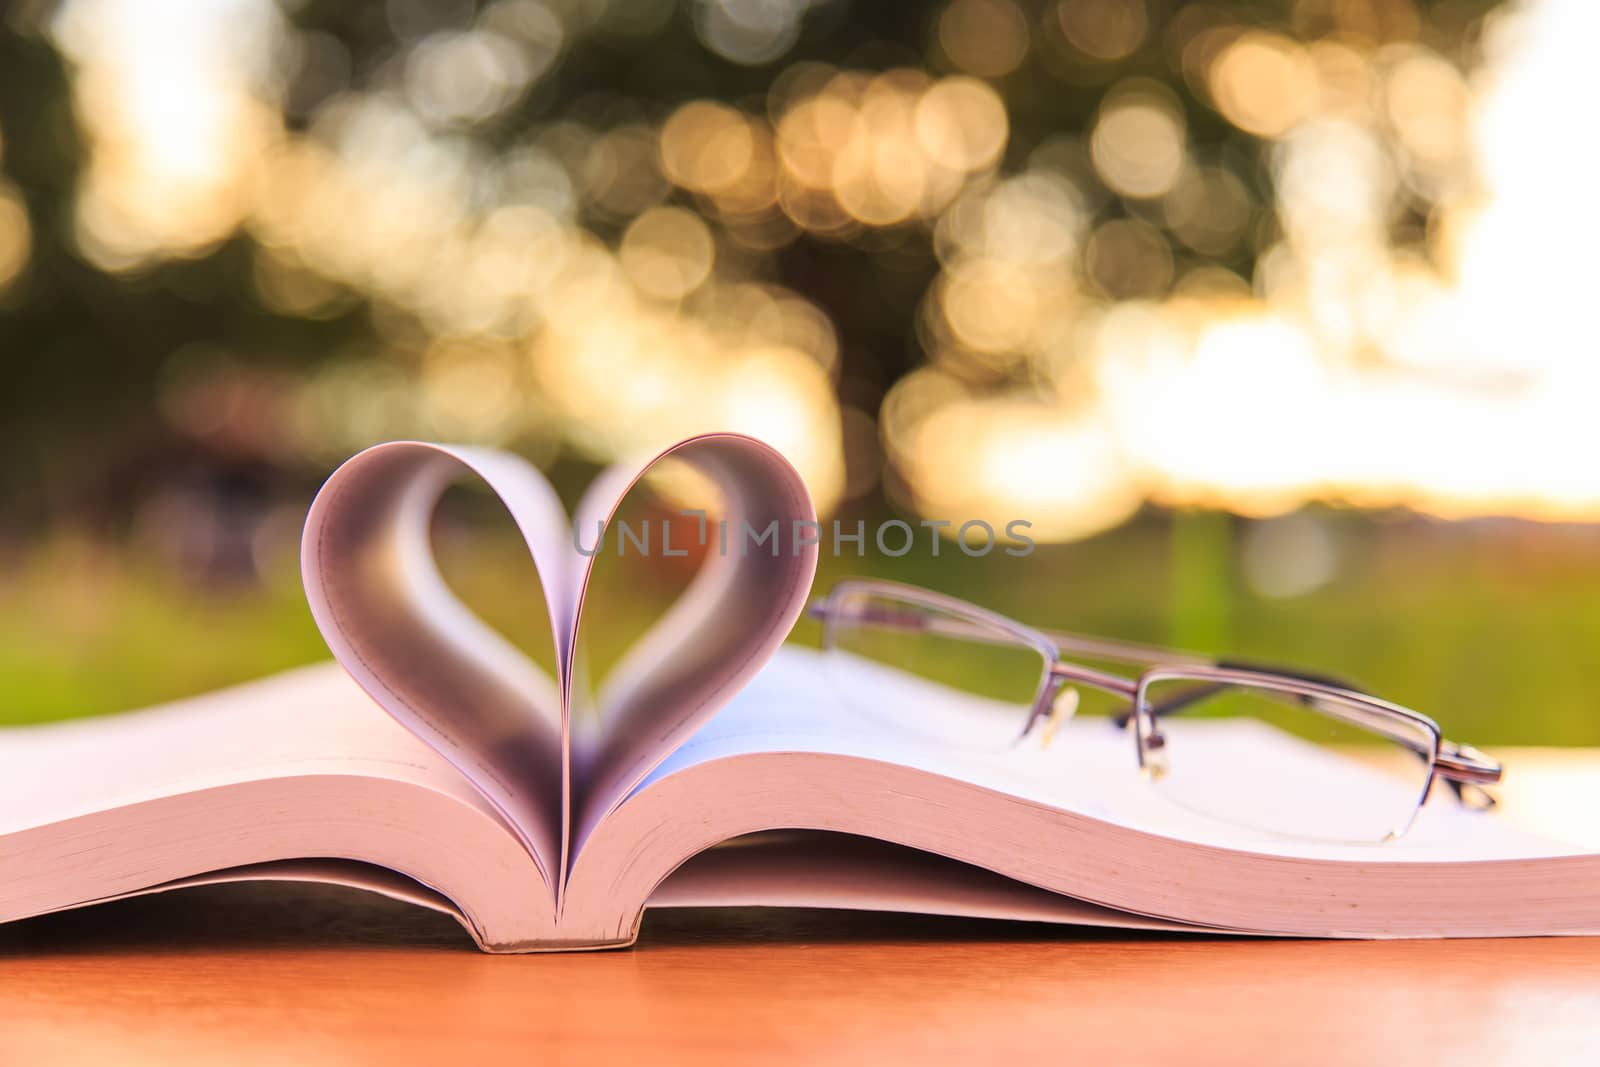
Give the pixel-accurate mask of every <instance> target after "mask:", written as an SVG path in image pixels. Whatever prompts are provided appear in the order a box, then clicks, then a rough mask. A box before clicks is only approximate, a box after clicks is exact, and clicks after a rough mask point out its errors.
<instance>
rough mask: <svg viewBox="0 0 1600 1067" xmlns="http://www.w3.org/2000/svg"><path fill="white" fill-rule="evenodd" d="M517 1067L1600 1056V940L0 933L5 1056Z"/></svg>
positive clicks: (348, 911)
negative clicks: (613, 941) (598, 943)
mask: <svg viewBox="0 0 1600 1067" xmlns="http://www.w3.org/2000/svg"><path fill="white" fill-rule="evenodd" d="M1507 758H1508V760H1511V759H1515V760H1516V762H1515V763H1513V764H1512V766H1513V767H1514V768H1516V769H1517V771H1518V773H1517V775H1516V777H1515V778H1513V779H1512V780H1511V782H1508V785H1507V788H1506V800H1507V804H1506V807H1507V812H1506V814H1507V815H1508V816H1511V817H1516V813H1517V812H1519V811H1521V812H1522V813H1523V814H1527V813H1530V812H1536V811H1538V810H1540V808H1539V805H1540V804H1541V803H1546V804H1556V803H1558V802H1560V801H1561V798H1563V797H1568V798H1577V797H1579V796H1581V795H1583V792H1584V791H1585V790H1586V791H1587V796H1588V797H1589V799H1588V800H1587V804H1588V808H1587V810H1588V811H1589V812H1590V813H1593V812H1595V811H1596V810H1597V809H1600V805H1597V803H1596V801H1595V800H1594V799H1593V797H1594V796H1595V794H1594V792H1593V791H1592V788H1593V786H1594V785H1596V784H1600V753H1586V754H1583V755H1582V756H1576V755H1570V754H1539V753H1519V754H1515V755H1512V754H1507ZM1580 787H1584V789H1583V790H1580ZM1541 798H1542V799H1541ZM513 1058H514V1059H515V1060H517V1061H518V1062H529V1063H548V1062H555V1063H569V1062H570V1063H575V1064H585V1065H592V1064H599V1063H607V1062H633V1063H643V1062H672V1063H692V1064H702V1063H706V1062H708V1061H712V1060H724V1059H736V1060H737V1061H738V1062H742V1063H765V1062H801V1063H808V1064H809V1063H842V1062H854V1061H860V1062H867V1063H874V1064H877V1063H892V1062H901V1061H907V1060H916V1061H919V1062H921V1063H933V1062H943V1061H946V1060H949V1061H972V1060H975V1061H979V1062H997V1061H1004V1062H1006V1063H1008V1064H1022V1063H1032V1062H1039V1063H1050V1064H1070V1063H1078V1064H1097V1063H1105V1062H1119V1061H1124V1060H1128V1061H1133V1062H1155V1061H1157V1060H1167V1061H1168V1062H1172V1063H1183V1064H1188V1063H1208V1062H1215V1063H1228V1064H1250V1063H1267V1062H1271V1063H1297V1062H1308V1063H1320V1062H1347V1063H1361V1064H1370V1063H1377V1062H1408V1063H1428V1062H1438V1063H1447V1062H1448V1063H1453V1064H1458V1065H1465V1064H1471V1065H1473V1067H1477V1065H1479V1064H1485V1063H1495V1062H1512V1061H1516V1062H1521V1063H1528V1064H1539V1065H1541V1067H1542V1065H1546V1064H1554V1063H1561V1062H1573V1063H1585V1064H1596V1063H1600V939H1589V938H1569V939H1524V940H1503V941H1452V942H1441V941H1434V942H1398V943H1397V942H1310V941H1255V940H1244V939H1229V938H1220V937H1219V938H1199V937H1169V936H1154V935H1148V934H1114V933H1099V932H1084V931H1081V930H1056V929H1048V928H1039V927H1034V926H1028V925H1023V924H1001V923H972V922H960V921H947V920H938V919H929V918H917V917H905V916H883V915H849V914H842V913H825V912H766V911H761V910H754V909H752V910H744V911H738V912H681V913H661V914H658V915H656V916H653V917H651V918H650V919H648V920H647V922H646V925H645V936H644V938H643V940H642V941H641V943H640V944H639V946H638V947H637V948H635V949H633V950H631V951H622V952H607V953H594V954H587V955H572V956H524V957H490V956H484V955H481V954H479V953H477V952H476V951H474V950H473V949H472V948H471V947H470V945H469V944H468V942H467V941H466V939H465V937H464V936H463V935H462V933H461V931H460V930H459V929H458V928H457V927H456V926H455V925H454V924H453V923H452V922H450V921H449V920H447V919H444V918H443V917H441V916H437V915H434V914H431V913H425V912H421V911H419V910H417V909H413V908H409V907H406V906H403V905H398V904H394V903H392V902H390V901H387V900H383V899H381V898H377V897H371V896H368V895H366V894H361V893H356V892H352V891H346V890H334V889H325V888H316V887H286V886H270V887H267V886H228V887H215V888H208V889H195V890H189V891H185V892H182V893H174V894H169V895H167V896H165V897H160V898H150V899H145V900H139V901H126V902H122V903H118V904H111V905H105V906H102V907H98V908H91V909H87V910H85V911H81V912H77V913H70V914H64V915H55V916H48V917H45V918H41V919H34V920H30V921H28V922H24V923H18V924H13V925H12V926H9V927H5V928H3V929H0V1064H4V1065H8V1067H9V1065H12V1064H18V1065H21V1064H33V1063H37V1062H54V1061H63V1060H64V1061H67V1062H83V1063H96V1064H99V1063H159V1064H170V1063H190V1062H195V1063H229V1064H252V1063H293V1064H296V1065H298V1067H311V1065H315V1064H320V1063H347V1062H350V1063H379V1062H382V1063H409V1062H452V1063H453V1062H462V1063H478V1062H492V1061H494V1060H499V1059H505V1060H511V1059H513Z"/></svg>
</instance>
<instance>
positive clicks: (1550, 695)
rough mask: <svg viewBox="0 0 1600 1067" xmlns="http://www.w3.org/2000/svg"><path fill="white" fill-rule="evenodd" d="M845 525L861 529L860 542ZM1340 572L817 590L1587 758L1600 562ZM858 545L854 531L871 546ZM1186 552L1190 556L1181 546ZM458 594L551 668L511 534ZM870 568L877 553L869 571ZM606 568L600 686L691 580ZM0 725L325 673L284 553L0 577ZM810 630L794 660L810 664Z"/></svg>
mask: <svg viewBox="0 0 1600 1067" xmlns="http://www.w3.org/2000/svg"><path fill="white" fill-rule="evenodd" d="M852 521H853V520H852ZM1325 521H1326V522H1327V523H1328V524H1329V525H1330V527H1331V528H1332V529H1334V531H1335V532H1336V534H1337V537H1338V541H1339V544H1340V559H1341V563H1340V566H1339V568H1338V571H1337V573H1336V574H1335V576H1334V578H1333V580H1331V581H1330V582H1328V583H1327V584H1326V585H1324V586H1322V587H1320V588H1318V589H1316V590H1314V591H1312V592H1309V593H1306V594H1304V595H1300V596H1294V597H1283V598H1275V597H1269V596H1265V595H1263V594H1261V593H1259V592H1256V591H1255V590H1254V589H1253V588H1252V587H1251V585H1250V583H1249V582H1247V581H1246V580H1245V579H1244V577H1243V575H1242V569H1241V567H1240V557H1241V547H1240V541H1241V539H1240V538H1239V537H1238V536H1237V530H1238V529H1239V528H1240V527H1241V526H1242V523H1241V522H1240V521H1239V520H1232V519H1228V518H1226V517H1223V516H1198V517H1195V516H1190V517H1187V518H1180V519H1177V520H1174V518H1173V517H1172V516H1168V515H1146V516H1142V517H1140V518H1139V519H1137V520H1136V521H1134V522H1132V523H1130V524H1129V525H1127V526H1124V527H1123V528H1121V529H1119V530H1117V531H1114V532H1112V533H1109V534H1106V535H1103V536H1101V537H1097V538H1093V539H1090V540H1088V541H1084V542H1080V543H1077V544H1072V545H1063V546H1040V547H1039V548H1038V549H1037V550H1036V551H1035V552H1034V554H1033V555H1032V556H1030V557H1028V558H1025V559H1016V558H1012V557H1008V556H1005V555H1003V554H1002V553H999V552H994V553H991V554H990V555H989V556H987V557H984V558H968V557H965V556H963V555H962V554H961V553H960V552H959V551H958V550H957V549H956V548H955V547H954V546H953V545H951V544H949V543H945V544H943V545H942V546H941V551H940V555H939V557H938V558H933V557H932V556H931V555H930V553H929V551H928V550H929V547H930V546H929V543H928V542H927V541H926V540H923V541H919V542H918V545H917V550H916V551H914V552H913V553H911V554H910V555H908V556H905V557H903V558H899V559H891V558H886V557H882V556H868V557H866V558H856V557H855V556H853V555H847V556H845V557H842V558H833V557H832V556H831V555H830V554H829V553H826V552H825V553H824V556H823V562H822V569H821V573H820V574H819V577H818V584H817V588H818V590H819V591H821V590H825V589H826V588H827V587H828V585H829V584H830V583H831V582H832V581H833V580H835V579H837V578H839V577H843V576H845V575H848V574H875V575H879V576H883V577H889V578H895V579H899V580H902V581H909V582H914V583H919V584H924V585H928V586H932V587H936V588H939V589H943V590H945V591H947V592H950V593H953V594H955V595H957V596H963V597H966V598H969V599H971V600H974V601H977V602H979V603H982V604H985V605H987V606H990V607H993V608H995V609H997V610H1000V611H1004V612H1006V613H1008V614H1011V615H1014V616H1016V617H1017V618H1019V619H1022V620H1024V621H1028V622H1033V623H1036V624H1039V625H1042V626H1054V627H1062V628H1070V629H1076V630H1084V631H1088V632H1091V633H1100V634H1106V635H1112V636H1118V637H1125V638H1130V639H1135V640H1141V641H1152V642H1166V643H1177V644H1181V645H1185V646H1187V647H1197V648H1202V647H1203V648H1204V650H1207V651H1225V652H1228V653H1232V654H1235V655H1238V656H1241V657H1253V658H1256V659H1260V660H1263V661H1267V662H1279V663H1284V664H1298V665H1300V666H1304V667H1307V668H1313V669H1319V670H1322V671H1325V672H1328V673H1331V674H1335V675H1339V676H1344V677H1348V678H1350V679H1352V680H1354V681H1356V682H1358V683H1361V684H1363V685H1364V686H1365V687H1367V688H1368V689H1370V690H1372V691H1374V692H1377V693H1379V694H1381V695H1383V696H1386V697H1388V698H1389V699H1392V700H1395V701H1398V702H1400V703H1403V704H1407V705H1409V706H1412V707H1415V708H1417V709H1419V710H1421V711H1424V712H1426V713H1428V714H1430V715H1432V716H1433V717H1435V718H1436V719H1438V720H1439V721H1440V723H1441V724H1442V725H1443V726H1444V727H1445V729H1446V730H1447V731H1449V733H1450V734H1451V735H1452V736H1456V737H1461V738H1464V739H1467V740H1470V741H1473V742H1477V743H1482V744H1490V745H1493V744H1572V745H1597V744H1600V715H1596V714H1595V713H1594V710H1593V703H1594V694H1595V693H1596V691H1597V689H1600V656H1597V655H1596V652H1597V651H1600V611H1597V610H1595V606H1594V603H1593V602H1594V599H1595V594H1596V591H1597V590H1600V552H1596V551H1595V548H1594V542H1595V541H1596V539H1597V535H1595V534H1594V533H1593V532H1592V531H1589V530H1587V529H1585V528H1577V527H1568V528H1562V527H1539V526H1534V525H1531V524H1525V523H1475V524H1467V525H1452V524H1447V523H1438V522H1428V521H1423V520H1418V519H1405V520H1400V521H1388V520H1382V519H1375V518H1371V517H1366V516H1360V515H1355V514H1347V513H1340V512H1330V513H1328V514H1327V516H1326V520H1325ZM869 526H870V524H869ZM1195 530H1199V531H1200V535H1199V536H1196V535H1195V533H1194V531H1195ZM436 541H437V546H438V550H439V554H440V557H441V565H442V568H443V570H444V572H445V574H446V576H447V578H448V579H449V580H450V582H451V584H452V585H453V586H454V587H455V588H456V589H457V590H458V592H460V593H461V595H462V596H463V598H464V599H465V600H466V601H467V602H468V603H469V604H470V605H472V606H473V608H474V609H475V610H477V611H478V612H479V613H480V614H481V615H482V616H483V617H484V618H485V619H486V620H487V621H488V622H489V623H490V624H491V625H493V626H495V627H496V628H497V629H499V630H501V631H502V632H503V633H506V634H507V635H508V636H509V637H511V638H512V640H514V641H516V642H517V643H518V644H519V645H521V646H522V647H524V648H525V649H527V650H528V651H529V652H530V654H531V655H532V656H533V657H534V658H535V659H536V660H539V661H541V662H544V663H546V664H548V663H549V661H550V653H549V631H548V626H547V624H546V623H545V622H544V614H543V610H544V609H543V604H542V600H541V598H540V594H539V591H538V588H537V576H536V575H535V574H534V573H533V570H532V566H531V564H530V563H529V562H528V560H527V558H526V553H525V551H524V550H523V549H522V547H521V546H520V544H518V543H516V542H515V541H514V540H513V539H512V537H511V536H510V535H509V534H508V532H507V531H505V530H504V529H491V530H488V531H480V530H473V531H470V534H469V533H466V532H462V531H457V532H455V533H452V534H450V535H449V536H445V537H436ZM869 551H870V548H869ZM662 562H663V561H660V560H654V561H650V563H648V564H646V563H644V562H641V561H638V560H617V559H612V558H607V559H604V560H603V561H602V564H601V566H600V569H599V572H598V582H597V588H596V591H595V594H594V597H593V600H592V602H591V614H590V615H589V616H588V619H589V622H590V624H591V625H592V628H591V629H590V630H589V631H588V634H587V638H588V640H590V641H591V642H592V647H593V661H594V662H595V663H596V665H597V669H598V670H603V669H604V667H605V665H606V664H608V663H609V662H612V661H614V659H615V658H616V656H617V655H618V654H619V653H620V651H621V650H622V649H623V648H625V647H626V645H627V644H628V642H629V641H631V640H632V639H633V638H634V637H636V636H637V635H638V633H640V632H642V630H643V629H644V627H645V626H646V625H647V624H648V622H649V620H650V618H651V617H652V616H653V615H654V613H655V612H657V611H659V610H660V607H661V605H662V604H664V603H665V602H667V601H668V600H669V599H670V597H671V596H672V595H674V594H675V592H676V591H677V590H678V589H680V588H681V587H682V585H683V584H684V583H685V582H686V581H687V580H688V577H689V569H688V568H687V567H685V566H683V565H682V561H672V563H674V564H677V566H673V567H669V568H667V569H663V568H662V566H661V563H662ZM0 604H3V605H4V610H3V611H0V723H6V724H19V723H27V722H40V721H48V720H53V719H61V718H68V717H73V716H80V715H93V714H102V713H105V712H110V711H115V710H118V709H123V708H132V707H138V706H142V705H146V704H150V703H155V702H159V701H163V700H169V699H174V698H177V697H181V696H186V695H190V694H194V693H199V692H204V691H206V690H208V689H213V688H217V687H219V686H223V685H228V684H232V683H236V682H241V681H245V680H248V679H251V678H256V677H261V676H263V675H266V674H270V673H272V672H274V671H277V670H281V669H284V668H287V667H291V666H295V665H298V664H303V663H310V662H314V661H317V660H320V659H323V658H325V657H326V655H327V653H326V650H325V648H324V646H323V644H322V641H321V638H320V637H319V635H318V634H317V631H316V628H315V626H314V625H313V624H312V622H311V618H310V614H309V612H308V611H307V609H306V607H305V602H304V599H303V597H302V595H301V592H300V585H299V574H298V569H297V566H296V564H295V560H294V558H293V555H292V552H291V551H288V550H285V551H284V552H283V553H282V554H281V558H275V559H273V560H270V561H268V563H267V565H266V566H265V567H264V569H263V573H262V575H261V576H260V578H259V580H257V581H253V582H251V583H249V584H248V585H238V586H226V585H224V586H221V587H219V586H216V585H214V584H196V583H193V582H191V581H189V580H187V579H185V578H183V577H182V576H180V575H179V574H178V573H176V572H174V571H173V570H172V569H171V568H170V567H167V566H164V565H162V564H160V563H158V562H156V561H155V560H154V559H152V558H150V557H149V556H148V555H145V554H142V553H140V552H139V551H137V550H135V549H133V548H124V547H108V546H107V545H105V544H103V543H95V542H91V541H88V540H86V539H81V538H71V537H57V538H55V539H53V540H51V541H49V542H48V543H46V544H43V545H40V546H37V547H36V548H34V549H33V550H31V551H30V552H28V553H27V554H25V555H23V556H21V557H20V558H19V559H16V560H13V561H12V562H11V563H10V565H8V567H7V568H6V570H5V571H4V572H0ZM815 638H816V634H815V627H814V626H813V625H812V624H810V623H802V624H801V625H800V627H798V628H797V630H796V633H795V636H794V639H795V640H797V641H800V642H802V643H814V641H815Z"/></svg>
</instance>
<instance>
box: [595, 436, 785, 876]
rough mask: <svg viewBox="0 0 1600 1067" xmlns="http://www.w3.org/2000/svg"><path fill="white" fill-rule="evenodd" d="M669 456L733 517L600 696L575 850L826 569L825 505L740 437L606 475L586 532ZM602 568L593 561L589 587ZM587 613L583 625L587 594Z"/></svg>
mask: <svg viewBox="0 0 1600 1067" xmlns="http://www.w3.org/2000/svg"><path fill="white" fill-rule="evenodd" d="M667 459H671V460H674V461H678V462H682V463H684V464H686V465H688V466H689V467H690V468H692V469H693V470H695V471H696V472H698V473H699V474H701V475H703V476H705V477H706V478H707V479H709V481H710V482H711V483H712V484H713V485H714V486H715V487H716V488H717V489H718V490H719V491H720V493H721V496H722V501H723V505H724V507H723V515H722V516H721V523H720V524H719V525H717V526H714V527H713V528H714V529H715V530H716V533H715V534H714V535H712V536H710V537H708V544H707V546H706V553H705V562H704V563H703V564H702V565H701V567H700V569H699V571H698V573H697V574H696V575H695V577H694V579H693V581H692V582H691V584H690V585H689V587H688V589H686V590H685V591H684V593H683V595H682V596H680V597H679V598H678V600H677V601H676V602H675V603H674V604H673V606H672V607H671V608H670V609H669V610H668V611H667V613H666V614H665V615H663V616H662V617H661V618H660V619H659V620H657V622H656V623H655V624H654V625H653V626H652V627H651V628H650V630H649V631H648V632H647V633H646V634H645V635H644V636H643V637H642V638H641V639H640V640H639V641H638V642H636V643H635V645H634V646H633V647H632V648H631V649H630V650H629V652H628V653H627V654H626V655H625V656H624V657H623V659H622V661H621V663H619V664H618V666H617V667H616V668H615V669H614V670H613V671H612V672H611V676H610V678H609V679H608V681H607V683H606V685H605V686H604V687H603V689H602V690H601V692H600V693H599V695H598V696H597V698H596V704H597V707H598V710H599V714H600V728H599V732H598V734H597V735H596V736H595V737H594V738H593V740H592V743H591V747H590V748H589V749H588V750H587V751H580V752H577V753H575V758H576V761H577V765H578V766H579V767H580V768H581V774H582V776H581V778H579V779H577V781H576V789H575V791H574V802H575V804H576V809H575V819H576V825H575V826H574V835H575V840H574V847H573V851H575V850H576V848H577V847H581V843H582V841H583V839H584V838H585V837H587V836H588V834H589V832H590V831H592V830H593V828H594V826H595V825H596V824H597V823H598V822H599V821H600V820H601V819H602V818H604V817H605V815H606V813H607V812H608V811H610V810H611V809H613V808H614V807H615V806H616V804H617V803H618V802H619V801H620V800H621V799H622V797H624V796H626V795H627V793H628V791H629V790H630V789H632V788H633V787H634V785H636V784H637V783H638V782H639V781H640V780H641V779H643V778H644V776H645V775H646V774H648V773H649V772H650V770H651V768H653V767H654V766H655V765H656V764H657V763H659V762H660V761H661V760H662V759H664V758H666V757H667V755H668V754H669V753H670V752H671V751H672V750H673V749H675V748H676V747H677V746H678V745H680V744H682V743H683V742H684V741H685V740H687V739H688V738H689V737H690V736H691V735H692V734H693V733H694V731H695V730H697V729H698V728H699V727H700V726H701V725H702V724H703V723H704V722H705V721H706V720H707V719H709V718H710V717H711V716H712V715H714V714H715V713H716V712H717V710H718V709H719V708H720V707H722V705H723V704H724V703H726V701H728V700H729V699H731V698H732V697H733V696H734V695H735V694H736V693H738V691H739V690H740V689H741V688H742V687H743V686H744V685H745V684H746V682H747V681H748V680H749V679H750V678H751V677H753V676H754V675H755V673H756V672H757V671H758V670H759V669H760V668H761V667H762V666H763V664H765V663H766V661H767V659H768V657H769V656H771V655H772V653H773V652H774V651H775V650H776V649H777V648H778V646H779V645H780V644H781V643H782V642H783V640H784V638H785V637H787V636H788V634H789V631H790V629H791V628H792V627H793V625H794V621H795V619H797V618H798V617H799V615H800V612H801V611H802V610H803V609H804V607H805V601H806V598H807V597H808V596H809V595H810V592H811V583H812V579H813V577H814V576H815V574H816V565H817V547H816V540H817V539H816V534H815V521H816V512H815V509H814V507H813V505H812V503H811V498H810V495H809V493H808V492H807V491H806V487H805V483H804V482H803V481H802V480H801V479H800V475H799V473H798V472H797V471H796V470H795V469H794V467H793V466H792V465H791V464H790V463H789V462H788V460H786V459H784V457H783V456H782V455H781V454H780V453H778V452H777V451H775V450H774V449H772V448H771V447H770V446H768V445H765V444H763V443H761V442H759V441H756V440H755V439H753V438H749V437H745V436H742V435H738V434H707V435H705V436H702V437H696V438H691V439H690V440H688V441H685V442H683V443H681V444H679V445H675V446H674V447H672V448H670V449H668V450H667V451H666V452H664V453H662V455H660V456H658V457H656V459H655V460H653V461H652V462H651V463H650V464H645V465H644V466H643V467H641V468H637V469H636V470H624V469H620V468H619V469H618V470H615V471H612V472H608V474H607V475H605V476H603V477H602V478H601V479H600V480H599V481H597V482H596V483H595V484H594V485H593V486H592V487H591V488H590V490H589V492H588V493H587V494H586V495H585V497H584V499H583V501H582V503H581V504H580V505H579V507H578V509H577V520H576V522H577V527H578V528H579V529H580V530H590V529H594V528H595V525H596V523H597V522H601V521H604V522H608V523H609V521H610V519H611V518H612V517H613V516H614V515H615V514H616V512H617V509H618V506H619V505H620V503H621V500H622V498H623V496H625V495H626V493H627V492H628V490H629V489H631V488H632V487H633V486H634V485H635V484H637V482H638V480H639V478H640V477H641V476H642V475H643V473H644V471H645V470H647V469H648V468H649V467H650V466H652V465H653V464H654V463H657V462H661V461H662V460H667ZM808 535H809V536H808ZM758 538H759V540H758ZM594 563H595V558H594V557H591V558H588V559H586V560H585V566H584V569H583V573H582V576H581V578H580V582H581V583H582V587H586V585H587V581H588V576H589V574H590V572H591V571H592V568H593V565H594ZM579 612H580V620H581V612H582V594H581V593H580V600H579ZM579 625H581V621H580V623H579ZM573 639H574V641H576V639H577V634H576V633H574V637H573ZM570 658H571V656H570V654H569V659H570Z"/></svg>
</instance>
